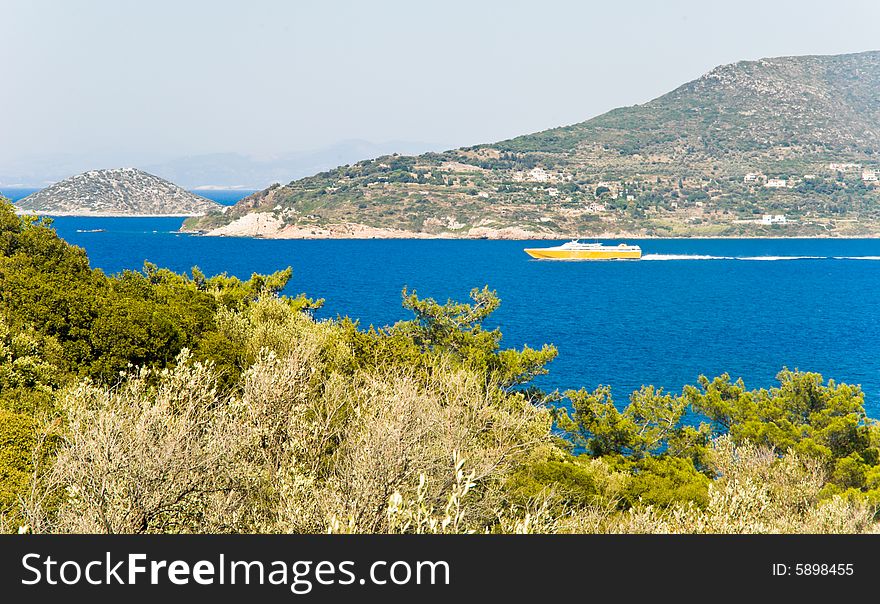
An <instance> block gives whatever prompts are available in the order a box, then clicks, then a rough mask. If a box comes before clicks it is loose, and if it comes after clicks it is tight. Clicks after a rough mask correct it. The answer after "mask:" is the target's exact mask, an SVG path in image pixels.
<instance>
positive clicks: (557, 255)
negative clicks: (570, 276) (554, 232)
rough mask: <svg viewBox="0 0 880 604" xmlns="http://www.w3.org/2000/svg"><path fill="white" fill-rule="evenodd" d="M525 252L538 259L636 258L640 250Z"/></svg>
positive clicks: (548, 250) (537, 249)
mask: <svg viewBox="0 0 880 604" xmlns="http://www.w3.org/2000/svg"><path fill="white" fill-rule="evenodd" d="M525 252H526V254H528V255H529V256H531V257H532V258H537V259H538V260H638V259H639V258H641V257H642V251H641V250H615V249H607V250H554V249H552V248H551V249H541V248H527V249H526V250H525Z"/></svg>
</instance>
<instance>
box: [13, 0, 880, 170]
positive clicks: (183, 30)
mask: <svg viewBox="0 0 880 604" xmlns="http://www.w3.org/2000/svg"><path fill="white" fill-rule="evenodd" d="M709 4H710V3H709V2H706V0H701V1H690V0H680V1H674V2H649V1H641V2H639V1H635V0H614V1H607V0H606V1H604V2H574V1H569V2H562V1H551V0H541V1H538V0H535V1H532V2H515V1H511V0H506V1H498V2H495V1H482V2H481V1H479V0H469V1H461V2H459V1H457V0H444V1H442V2H441V1H437V2H417V1H415V0H409V1H401V2H394V1H383V0H372V1H369V2H367V1H363V2H354V1H351V2H344V1H321V2H317V1H315V2H304V1H303V2H293V1H281V0H277V1H259V0H248V1H220V0H212V1H204V2H199V1H185V0H172V1H165V0H149V1H146V0H143V1H125V0H112V1H103V0H95V1H78V2H77V1H71V0H66V1H65V0H58V1H51V0H36V1H35V0H21V1H19V0H0V28H2V29H0V85H2V91H0V161H3V160H6V161H9V160H11V159H13V158H15V159H18V160H21V159H22V158H25V157H27V156H30V155H45V154H53V153H83V154H98V153H101V154H104V155H107V154H110V155H114V156H118V157H119V159H120V161H119V163H120V164H122V163H125V159H126V158H128V157H133V156H135V155H144V154H146V155H150V154H154V155H156V156H166V157H170V156H175V155H182V154H190V153H208V152H220V151H237V152H242V153H255V154H272V153H276V152H281V151H288V150H299V149H309V148H317V147H322V146H324V145H328V144H331V143H333V142H336V141H339V140H343V139H352V138H359V139H366V140H371V141H375V142H379V141H388V140H406V141H423V142H428V143H443V144H446V145H449V146H453V147H457V146H461V145H467V144H474V143H478V142H489V141H496V140H500V139H504V138H507V137H510V136H515V135H517V134H522V133H527V132H533V131H537V130H541V129H544V128H548V127H551V126H557V125H561V124H568V123H573V122H578V121H582V120H584V119H587V118H589V117H592V116H594V115H597V114H599V113H602V112H604V111H606V110H608V109H611V108H613V107H616V106H620V105H629V104H634V103H640V102H644V101H647V100H649V99H651V98H653V97H656V96H658V95H660V94H662V93H664V92H667V91H668V90H671V89H672V88H675V87H676V86H678V85H679V84H682V83H684V82H685V81H688V80H691V79H693V78H695V77H698V76H700V75H701V74H703V73H705V72H706V71H708V70H709V69H711V68H712V67H713V66H715V65H717V64H720V63H728V62H733V61H737V60H741V59H756V58H760V57H765V56H778V55H790V54H836V53H844V52H857V51H862V50H871V49H878V48H880V2H876V1H863V2H855V1H845V0H834V1H833V2H832V1H827V0H823V1H821V2H809V1H803V0H801V1H798V2H773V1H770V0H763V1H759V2H752V1H736V2H734V1H729V2H714V3H711V4H712V6H707V5H709Z"/></svg>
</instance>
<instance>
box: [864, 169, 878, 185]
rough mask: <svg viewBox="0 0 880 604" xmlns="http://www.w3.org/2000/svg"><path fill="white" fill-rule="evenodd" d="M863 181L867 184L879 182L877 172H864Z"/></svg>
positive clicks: (866, 170)
mask: <svg viewBox="0 0 880 604" xmlns="http://www.w3.org/2000/svg"><path fill="white" fill-rule="evenodd" d="M862 180H864V181H865V182H877V170H869V169H865V170H862Z"/></svg>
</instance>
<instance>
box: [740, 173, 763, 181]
mask: <svg viewBox="0 0 880 604" xmlns="http://www.w3.org/2000/svg"><path fill="white" fill-rule="evenodd" d="M762 178H764V175H763V174H761V173H760V172H749V173H748V174H746V175H745V176H743V182H758V181H759V180H761V179H762Z"/></svg>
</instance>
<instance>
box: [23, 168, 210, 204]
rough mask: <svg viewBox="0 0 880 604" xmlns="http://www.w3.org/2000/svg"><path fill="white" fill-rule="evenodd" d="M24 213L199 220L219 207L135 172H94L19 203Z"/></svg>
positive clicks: (164, 182) (156, 177)
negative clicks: (165, 217)
mask: <svg viewBox="0 0 880 604" xmlns="http://www.w3.org/2000/svg"><path fill="white" fill-rule="evenodd" d="M16 207H17V209H18V211H19V212H21V213H28V214H48V215H56V216H59V215H75V216H157V215H165V216H197V215H201V214H205V213H206V212H209V211H212V210H214V211H221V209H222V206H220V205H219V204H217V203H215V202H213V201H210V200H208V199H205V198H203V197H199V196H198V195H193V194H192V193H189V192H188V191H184V190H183V189H181V188H180V187H178V186H177V185H175V184H172V183H170V182H168V181H167V180H164V179H162V178H159V177H158V176H153V175H152V174H147V173H146V172H142V171H141V170H137V169H135V168H117V169H114V170H92V171H90V172H85V173H83V174H78V175H76V176H71V177H70V178H67V179H65V180H62V181H61V182H58V183H55V184H54V185H52V186H50V187H47V188H45V189H43V190H41V191H37V192H36V193H34V194H32V195H29V196H27V197H25V198H24V199H22V200H20V201H19V202H18V203H17V204H16Z"/></svg>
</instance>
